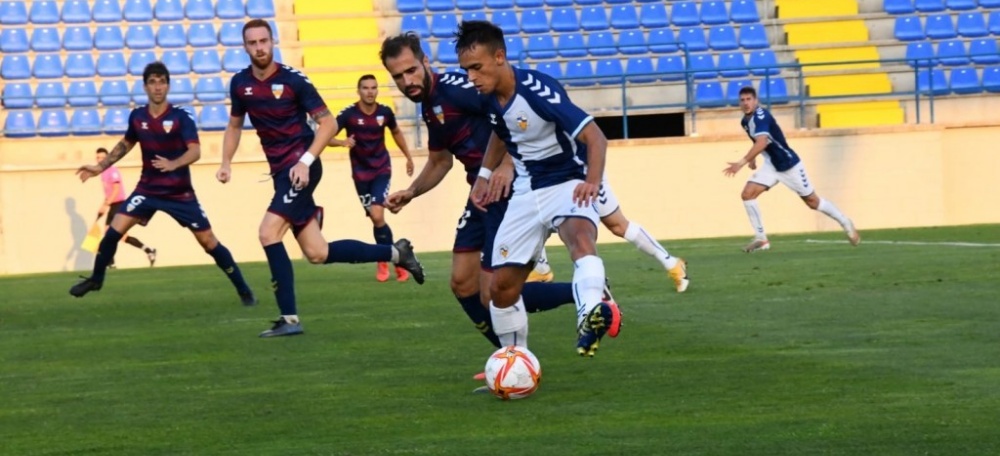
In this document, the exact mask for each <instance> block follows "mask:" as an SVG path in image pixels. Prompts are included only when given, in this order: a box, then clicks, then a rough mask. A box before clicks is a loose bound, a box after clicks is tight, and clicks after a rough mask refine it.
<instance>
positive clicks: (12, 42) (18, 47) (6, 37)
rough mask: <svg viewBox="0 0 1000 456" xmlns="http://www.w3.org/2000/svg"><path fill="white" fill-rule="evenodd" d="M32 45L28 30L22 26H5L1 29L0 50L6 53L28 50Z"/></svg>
mask: <svg viewBox="0 0 1000 456" xmlns="http://www.w3.org/2000/svg"><path fill="white" fill-rule="evenodd" d="M30 48H31V46H30V45H29V44H28V31H27V30H26V29H23V28H20V27H4V29H3V31H0V51H2V52H3V53H4V54H7V53H10V52H28V49H30Z"/></svg>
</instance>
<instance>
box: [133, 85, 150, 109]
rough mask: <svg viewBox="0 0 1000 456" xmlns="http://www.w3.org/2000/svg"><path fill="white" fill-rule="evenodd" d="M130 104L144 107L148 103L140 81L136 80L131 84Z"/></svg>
mask: <svg viewBox="0 0 1000 456" xmlns="http://www.w3.org/2000/svg"><path fill="white" fill-rule="evenodd" d="M131 93H132V102H133V103H135V104H136V105H137V106H138V105H144V104H146V103H149V97H148V96H147V95H146V90H145V87H144V86H143V84H142V79H136V80H135V82H133V83H132V92H131Z"/></svg>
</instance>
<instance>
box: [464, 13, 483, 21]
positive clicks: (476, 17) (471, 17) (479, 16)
mask: <svg viewBox="0 0 1000 456" xmlns="http://www.w3.org/2000/svg"><path fill="white" fill-rule="evenodd" d="M485 20H487V18H486V13H485V12H484V11H466V12H464V13H462V22H466V21H485Z"/></svg>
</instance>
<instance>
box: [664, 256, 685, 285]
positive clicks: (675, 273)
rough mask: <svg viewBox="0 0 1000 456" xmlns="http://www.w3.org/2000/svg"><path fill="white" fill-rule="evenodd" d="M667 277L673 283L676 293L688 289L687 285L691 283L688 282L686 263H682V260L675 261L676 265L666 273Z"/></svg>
mask: <svg viewBox="0 0 1000 456" xmlns="http://www.w3.org/2000/svg"><path fill="white" fill-rule="evenodd" d="M667 275H669V276H670V279H671V280H673V281H674V286H676V287H677V292H678V293H683V292H684V291H685V290H687V289H688V284H689V283H690V282H691V281H690V280H688V275H687V261H684V259H683V258H678V259H677V264H676V265H674V267H672V268H670V269H669V270H668V271H667Z"/></svg>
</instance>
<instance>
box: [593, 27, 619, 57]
mask: <svg viewBox="0 0 1000 456" xmlns="http://www.w3.org/2000/svg"><path fill="white" fill-rule="evenodd" d="M587 50H588V51H589V52H590V55H594V56H609V55H615V54H617V53H618V48H617V47H616V46H615V36H614V35H612V34H611V33H610V32H597V33H591V34H590V35H588V36H587Z"/></svg>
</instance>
